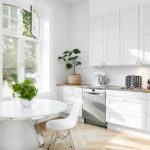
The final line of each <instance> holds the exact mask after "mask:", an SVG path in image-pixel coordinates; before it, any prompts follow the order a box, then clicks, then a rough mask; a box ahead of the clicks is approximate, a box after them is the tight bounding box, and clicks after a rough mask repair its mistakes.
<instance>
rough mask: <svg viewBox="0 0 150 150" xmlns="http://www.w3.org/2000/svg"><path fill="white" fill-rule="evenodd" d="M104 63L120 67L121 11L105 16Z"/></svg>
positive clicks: (111, 12)
mask: <svg viewBox="0 0 150 150" xmlns="http://www.w3.org/2000/svg"><path fill="white" fill-rule="evenodd" d="M104 63H105V64H106V65H118V64H119V63H120V49H119V10H117V11H110V12H108V13H105V14H104Z"/></svg>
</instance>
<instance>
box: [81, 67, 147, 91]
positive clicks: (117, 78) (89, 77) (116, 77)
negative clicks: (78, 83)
mask: <svg viewBox="0 0 150 150" xmlns="http://www.w3.org/2000/svg"><path fill="white" fill-rule="evenodd" d="M101 72H103V73H105V74H106V75H107V76H108V78H109V79H110V82H109V85H112V86H123V87H124V86H125V77H126V76H127V75H138V76H142V87H143V88H147V80H148V79H150V67H146V66H140V67H134V68H133V67H108V68H100V67H89V68H86V69H85V70H84V71H83V70H82V71H81V74H82V82H83V83H89V84H93V85H99V83H98V77H97V75H98V74H100V73H101Z"/></svg>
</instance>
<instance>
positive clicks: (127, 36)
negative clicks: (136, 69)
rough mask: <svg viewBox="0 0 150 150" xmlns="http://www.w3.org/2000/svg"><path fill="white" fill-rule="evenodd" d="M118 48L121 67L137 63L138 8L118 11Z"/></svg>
mask: <svg viewBox="0 0 150 150" xmlns="http://www.w3.org/2000/svg"><path fill="white" fill-rule="evenodd" d="M120 48H121V49H120V50H121V60H122V61H121V64H122V65H136V64H137V63H138V57H139V50H138V6H134V7H129V8H125V9H122V10H121V11H120Z"/></svg>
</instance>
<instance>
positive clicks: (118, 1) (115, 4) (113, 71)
mask: <svg viewBox="0 0 150 150" xmlns="http://www.w3.org/2000/svg"><path fill="white" fill-rule="evenodd" d="M89 2H90V9H89V5H88V2H82V3H80V4H78V5H74V6H72V7H71V8H70V48H79V49H81V51H82V56H81V60H82V62H83V64H82V66H81V67H79V69H78V71H79V73H81V75H82V83H89V84H98V82H97V76H96V75H97V74H99V73H100V72H105V73H106V74H107V75H108V77H109V78H110V83H109V84H110V85H117V86H124V85H125V76H126V75H132V74H135V75H141V76H142V77H143V87H144V88H146V86H147V84H146V82H147V79H149V78H150V67H137V68H134V67H130V68H129V67H124V68H123V67H121V68H120V67H110V68H105V69H102V70H101V68H99V67H97V68H96V67H89V64H88V63H89V57H88V55H89V54H88V50H89V49H88V48H89V47H88V39H89V12H90V15H97V14H98V13H103V12H105V11H109V10H115V9H119V8H122V7H126V6H129V5H135V4H138V3H141V2H150V0H89Z"/></svg>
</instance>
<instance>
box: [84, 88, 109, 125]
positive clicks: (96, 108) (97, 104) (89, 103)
mask: <svg viewBox="0 0 150 150" xmlns="http://www.w3.org/2000/svg"><path fill="white" fill-rule="evenodd" d="M83 117H84V122H85V123H89V124H93V125H98V126H103V127H107V123H106V90H105V89H101V88H84V89H83Z"/></svg>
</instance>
